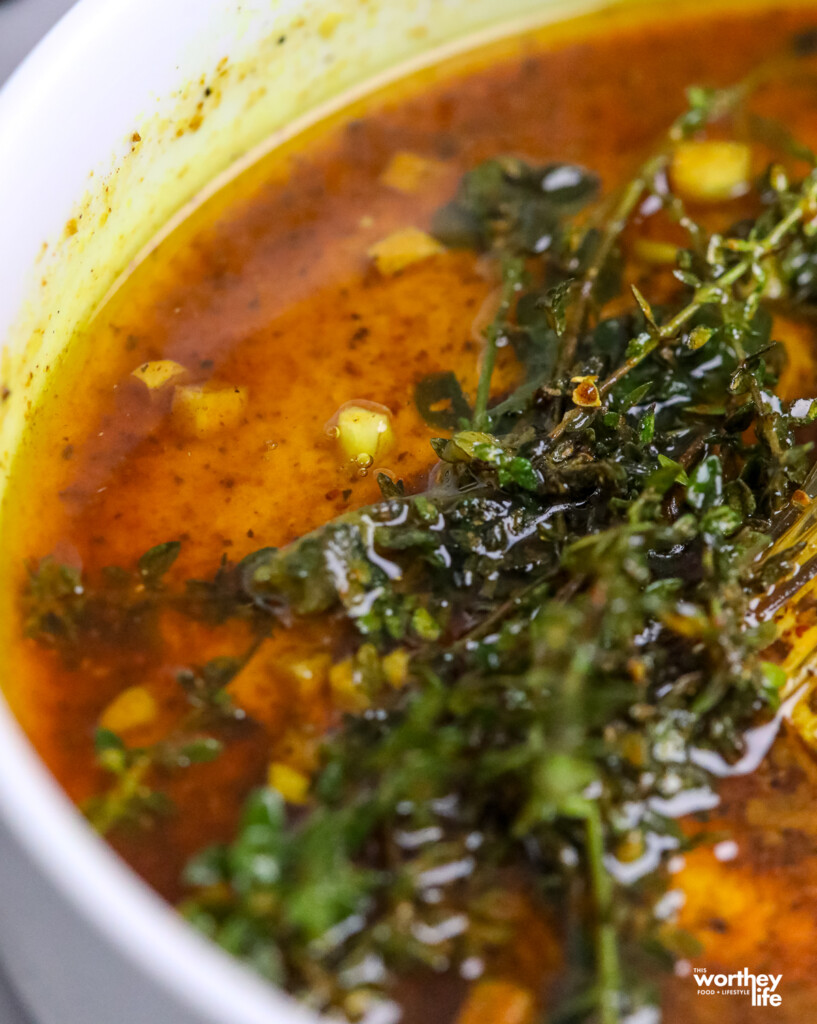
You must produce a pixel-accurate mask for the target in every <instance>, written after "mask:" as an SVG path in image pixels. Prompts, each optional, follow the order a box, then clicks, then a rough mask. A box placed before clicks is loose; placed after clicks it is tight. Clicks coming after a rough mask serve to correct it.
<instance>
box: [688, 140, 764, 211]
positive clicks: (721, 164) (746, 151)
mask: <svg viewBox="0 0 817 1024" xmlns="http://www.w3.org/2000/svg"><path fill="white" fill-rule="evenodd" d="M751 175H752V151H751V149H750V148H749V147H748V146H746V145H744V144H743V143H741V142H720V141H716V140H712V141H705V142H682V143H680V144H679V145H678V146H677V147H676V149H675V152H674V154H673V157H672V167H671V177H672V186H673V188H674V189H675V191H676V192H677V193H678V194H679V195H680V196H681V197H682V198H683V199H689V200H692V201H693V202H696V203H722V202H724V201H725V200H727V199H734V198H735V197H736V196H740V195H743V194H744V193H745V192H746V191H747V189H748V188H749V182H750V178H751Z"/></svg>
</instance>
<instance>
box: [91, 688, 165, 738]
mask: <svg viewBox="0 0 817 1024" xmlns="http://www.w3.org/2000/svg"><path fill="white" fill-rule="evenodd" d="M158 713H159V708H158V705H157V704H156V699H155V697H154V696H153V695H152V694H151V693H150V692H149V691H148V690H146V689H145V688H144V686H131V687H129V688H128V689H127V690H123V691H122V693H120V694H119V696H118V697H114V699H113V700H112V701H111V703H110V704H109V705H108V706H107V707H106V708H105V710H104V711H103V712H102V715H101V716H100V719H99V724H100V726H101V728H103V729H109V730H110V731H111V732H115V733H116V734H117V735H120V734H122V733H127V732H131V731H133V730H134V729H139V728H142V727H143V726H145V725H150V724H151V722H153V721H154V720H155V719H156V716H157V715H158Z"/></svg>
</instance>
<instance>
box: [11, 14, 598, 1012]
mask: <svg viewBox="0 0 817 1024" xmlns="http://www.w3.org/2000/svg"><path fill="white" fill-rule="evenodd" d="M599 2H600V0H416V2H414V3H407V2H406V0H370V2H368V3H361V2H359V0H274V2H269V0H264V2H262V0H243V2H228V0H116V2H112V0H81V2H80V3H78V4H77V6H76V7H75V8H73V9H72V10H71V11H70V12H69V13H68V15H67V16H66V17H65V18H64V19H63V21H62V22H61V23H60V24H59V25H58V26H57V27H56V28H55V29H54V30H53V31H52V32H51V34H50V35H49V36H48V37H47V38H46V39H45V40H44V42H43V43H41V45H40V46H39V47H38V48H37V49H36V50H35V52H34V53H33V54H32V55H31V57H29V58H28V60H27V61H26V62H25V63H24V65H23V66H22V68H21V69H20V70H19V71H18V72H17V73H16V74H15V75H14V76H13V77H12V79H11V80H10V81H9V82H8V84H7V85H6V86H5V88H4V89H3V90H2V92H0V340H2V341H4V342H5V347H4V349H3V361H2V363H1V364H0V367H1V369H0V384H2V385H4V386H5V387H6V388H8V389H9V392H10V394H9V395H8V396H7V400H4V401H3V402H2V418H1V419H0V490H2V488H3V487H4V485H5V482H6V474H7V472H8V466H9V460H10V457H11V455H12V454H13V452H14V450H15V447H16V446H17V445H18V443H19V440H20V438H21V436H22V434H23V430H24V426H25V421H26V416H27V414H28V408H29V403H30V402H31V403H34V404H36V401H37V399H38V398H39V397H40V396H42V395H44V394H45V393H47V391H48V388H49V387H50V386H51V379H52V375H53V374H54V373H55V372H56V371H58V368H59V364H60V353H61V352H63V351H64V349H65V347H66V345H68V344H70V341H71V339H72V337H73V336H74V335H75V334H76V332H77V331H79V330H81V329H82V327H83V325H84V324H85V323H87V321H88V319H89V317H90V316H91V315H92V314H93V312H94V310H95V309H96V308H98V306H99V304H100V303H101V302H102V300H103V298H104V296H105V294H106V293H107V292H108V290H109V289H110V288H111V287H112V286H113V285H114V284H115V282H116V280H117V278H118V276H119V275H120V274H122V273H123V272H125V271H126V270H127V268H128V266H129V265H130V264H131V263H132V261H133V260H135V259H136V258H137V257H138V256H139V253H140V252H143V251H144V249H145V247H146V246H147V245H149V243H150V242H151V239H152V238H154V236H155V235H156V233H157V231H159V229H161V228H162V226H163V225H165V224H166V223H167V222H168V221H169V220H170V219H171V218H172V217H174V216H176V215H180V211H183V210H184V207H185V204H186V203H188V202H190V201H191V200H193V198H194V196H196V194H197V193H199V192H200V191H201V190H202V189H203V188H205V186H208V183H209V182H212V181H213V180H214V179H216V178H217V177H218V175H220V174H222V173H223V172H227V173H229V172H228V170H227V169H228V168H230V167H231V166H233V165H234V164H235V162H236V160H239V159H242V158H243V159H244V160H245V161H246V160H248V159H252V157H253V152H254V151H255V152H257V147H263V146H265V145H266V146H269V145H271V144H274V142H275V141H276V140H278V139H281V138H282V137H284V136H287V135H291V134H293V133H294V132H296V131H297V130H299V128H301V127H302V126H303V125H304V124H305V123H306V122H308V121H309V120H310V119H314V118H315V117H316V116H318V113H319V112H322V111H325V110H326V108H327V106H330V107H331V106H334V107H338V106H339V105H341V104H343V103H344V102H346V100H347V99H348V98H349V96H350V91H351V92H352V93H354V92H360V91H361V90H363V89H366V88H368V87H369V85H370V84H371V82H372V80H373V79H375V78H376V77H378V76H380V77H381V78H382V77H384V76H385V77H393V76H395V75H398V74H401V73H403V72H404V71H406V70H408V69H409V67H410V66H411V65H412V64H416V63H418V62H421V61H422V62H425V61H426V60H428V59H429V55H430V54H432V53H436V52H438V51H440V49H441V48H442V51H445V50H446V49H447V50H452V49H458V48H462V47H464V46H466V45H471V43H473V42H474V41H477V40H478V37H479V34H480V33H488V34H490V33H492V32H494V31H495V26H496V25H497V24H499V23H500V22H504V23H507V22H508V21H509V19H525V18H531V17H535V18H536V19H537V20H538V21H540V22H541V21H543V20H545V19H546V18H554V19H555V18H557V17H561V16H562V15H564V14H566V13H571V14H572V13H577V12H578V11H580V10H583V9H586V8H588V7H590V6H596V5H597V4H598V3H599ZM337 15H340V16H341V18H340V20H338V18H337ZM327 16H329V18H327ZM516 27H518V22H517V26H516ZM282 37H285V38H284V41H283V42H281V39H282ZM225 57H226V58H227V63H226V65H225V64H224V63H223V58H225ZM205 84H208V85H210V86H211V88H212V95H211V97H210V98H207V99H204V85H205ZM202 101H204V108H203V114H204V116H203V120H202V122H201V124H200V126H197V125H196V119H197V114H198V113H199V110H198V104H199V103H200V102H202ZM193 128H195V129H196V130H192V129H193ZM135 132H136V133H138V135H139V136H140V140H135V136H134V133H135ZM265 139H266V140H268V141H267V142H266V143H265V142H264V140H265ZM270 139H271V140H272V141H271V142H270V141H269V140H270ZM209 187H211V188H212V187H213V186H212V185H211V186H209ZM69 221H71V222H72V228H71V230H69V231H66V230H65V225H66V223H67V222H69ZM74 227H76V228H77V230H76V231H75V232H74V231H73V228H74ZM44 243H47V245H46V247H45V248H44V247H43V246H44ZM43 282H45V283H43ZM4 393H5V392H4ZM0 515H1V513H0ZM1 524H2V519H1V518H0V528H1ZM13 601H14V595H13V594H9V593H2V588H0V679H1V680H2V681H3V684H4V689H5V690H6V692H10V690H11V689H12V688H13V687H15V686H24V685H25V680H24V679H22V680H21V679H18V678H16V677H15V674H14V666H13V665H12V664H11V663H10V661H9V653H8V652H9V650H10V645H9V642H8V636H9V633H10V631H11V630H12V629H13V628H14V617H13V614H12V607H13ZM0 958H2V960H3V961H4V963H5V965H6V967H7V969H8V972H9V973H10V975H11V976H12V978H13V981H14V983H15V985H16V986H17V987H18V988H19V991H20V993H21V995H22V997H23V999H24V1000H25V1002H26V1004H27V1005H28V1007H29V1008H30V1010H31V1012H32V1013H33V1014H34V1016H35V1018H36V1020H37V1021H39V1022H41V1024H114V1022H115V1024H273V1022H281V1024H284V1022H286V1024H296V1022H298V1021H304V1022H306V1021H310V1020H314V1018H313V1017H311V1015H309V1014H307V1013H306V1012H305V1011H303V1010H302V1009H300V1008H299V1007H298V1006H296V1005H295V1004H294V1003H293V1002H292V1000H290V999H289V997H288V996H286V995H285V994H283V993H281V992H279V991H276V990H275V989H274V988H273V987H272V986H269V985H267V984H265V983H263V982H261V981H260V980H259V979H257V978H256V977H255V976H254V975H252V974H251V973H250V972H249V971H246V970H245V969H244V968H242V967H241V966H240V965H238V964H237V963H234V962H233V961H231V960H230V959H229V958H228V957H227V956H226V955H223V954H222V953H221V952H220V951H218V950H217V949H216V948H215V947H214V946H211V945H210V944H209V943H208V942H206V941H205V940H203V939H201V938H200V937H199V936H198V935H196V934H195V933H194V932H193V931H192V929H189V928H188V927H187V926H186V925H185V924H184V923H183V922H182V921H181V920H180V919H178V918H177V917H176V916H175V914H174V913H173V911H172V910H171V909H170V908H168V907H167V906H166V905H165V904H164V903H163V902H162V901H161V900H160V899H159V898H158V897H157V896H156V895H155V894H154V893H153V892H152V891H150V890H149V889H148V888H147V887H146V886H145V885H143V883H142V882H141V881H140V880H139V879H138V878H137V877H136V876H135V875H134V874H132V873H131V872H130V870H129V869H128V868H127V867H126V866H125V865H124V864H123V863H122V862H121V861H120V860H119V859H118V858H117V857H116V856H115V855H114V854H113V853H112V852H111V851H110V850H109V849H108V847H107V846H106V845H105V844H104V843H103V842H101V841H100V840H99V839H97V838H96V837H95V836H94V835H93V834H92V832H91V831H90V830H89V828H88V827H87V826H86V824H85V822H84V820H83V819H82V818H81V817H80V816H79V815H78V814H77V812H76V811H75V810H74V808H73V807H72V806H71V804H70V803H69V802H68V801H67V799H66V798H65V796H64V795H63V793H62V791H61V790H60V788H59V787H58V786H57V784H56V783H55V782H54V780H53V779H52V778H51V777H50V775H49V774H48V773H47V771H46V770H45V768H44V766H43V765H42V764H41V762H40V761H39V760H38V758H37V756H36V754H35V753H34V751H33V749H32V747H31V746H30V745H29V743H28V741H27V739H26V738H25V736H24V735H23V733H22V731H21V730H20V728H19V726H18V725H17V723H16V721H15V719H14V718H13V716H12V714H11V713H10V711H9V708H8V707H7V705H6V703H5V701H3V700H2V699H1V698H0Z"/></svg>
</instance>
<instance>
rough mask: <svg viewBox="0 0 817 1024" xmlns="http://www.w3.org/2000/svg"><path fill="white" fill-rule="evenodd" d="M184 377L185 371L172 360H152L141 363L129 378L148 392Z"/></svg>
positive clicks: (179, 364)
mask: <svg viewBox="0 0 817 1024" xmlns="http://www.w3.org/2000/svg"><path fill="white" fill-rule="evenodd" d="M186 375H187V369H186V368H185V367H184V366H182V364H181V363H176V362H174V361H173V360H172V359H154V360H152V361H151V362H148V363H142V365H141V366H137V367H136V369H135V370H133V372H132V373H131V377H135V378H136V379H137V380H139V381H141V382H142V383H143V384H144V385H145V387H146V388H147V389H148V391H159V390H161V389H162V388H164V387H166V386H167V385H168V384H175V383H177V382H178V381H180V380H181V379H182V377H185V376H186Z"/></svg>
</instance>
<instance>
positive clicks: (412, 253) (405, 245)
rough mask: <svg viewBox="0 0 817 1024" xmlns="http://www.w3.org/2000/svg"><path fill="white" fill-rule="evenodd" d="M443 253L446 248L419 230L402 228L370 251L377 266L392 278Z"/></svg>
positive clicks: (382, 272)
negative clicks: (407, 268)
mask: <svg viewBox="0 0 817 1024" xmlns="http://www.w3.org/2000/svg"><path fill="white" fill-rule="evenodd" d="M441 252H445V247H444V246H442V245H440V243H439V242H438V241H437V239H436V238H432V237H431V235H429V234H426V232H425V231H421V230H420V229H419V228H401V229H400V230H399V231H394V232H392V234H390V235H388V236H387V237H386V238H384V239H382V240H381V241H380V242H376V243H375V244H374V245H373V246H372V247H371V248H370V249H369V250H368V254H369V256H371V258H372V259H373V260H374V263H375V266H376V267H377V269H378V270H379V271H380V273H381V274H383V275H385V276H386V277H391V276H392V275H393V274H397V273H399V272H400V271H401V270H405V269H406V267H410V266H411V265H412V264H413V263H420V262H422V260H427V259H429V258H430V257H431V256H436V255H438V254H439V253H441Z"/></svg>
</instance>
